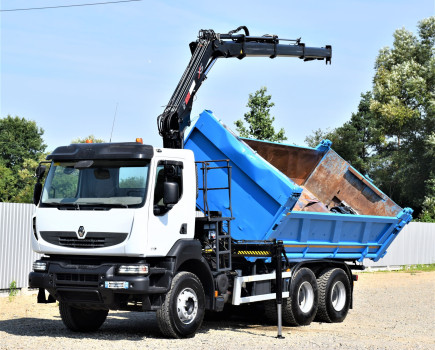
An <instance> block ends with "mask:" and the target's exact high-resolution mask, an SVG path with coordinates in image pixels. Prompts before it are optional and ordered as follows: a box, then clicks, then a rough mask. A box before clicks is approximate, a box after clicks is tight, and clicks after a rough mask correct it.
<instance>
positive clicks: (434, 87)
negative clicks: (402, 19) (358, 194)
mask: <svg viewBox="0 0 435 350" xmlns="http://www.w3.org/2000/svg"><path fill="white" fill-rule="evenodd" d="M434 44H435V17H430V18H427V19H424V20H422V21H420V22H419V23H418V36H415V35H413V34H412V33H411V32H409V31H407V30H406V29H404V28H402V29H399V30H396V32H395V33H394V42H393V47H392V48H388V47H386V48H383V49H381V50H380V52H379V55H378V57H377V58H376V63H375V76H374V79H373V89H372V91H371V92H367V93H366V94H363V95H361V96H362V98H361V102H360V104H359V106H358V111H357V113H353V114H352V117H351V119H350V121H348V122H347V123H345V124H344V125H342V126H341V127H338V128H336V129H334V130H332V131H322V130H320V129H319V130H317V131H315V132H314V134H313V135H312V136H308V137H307V138H306V142H308V143H309V144H310V145H311V146H314V145H313V143H314V141H319V140H318V139H319V138H321V137H322V138H329V139H330V140H331V141H332V142H333V146H332V147H333V148H334V150H336V151H337V152H338V153H339V154H340V155H341V156H342V157H343V158H345V159H346V160H349V161H350V162H351V164H352V165H354V166H355V167H356V168H357V169H358V170H360V171H361V172H363V173H368V175H369V176H370V177H371V178H372V179H374V182H375V183H376V185H377V186H378V187H380V188H381V189H382V190H383V191H384V192H385V193H387V194H388V195H389V196H390V197H391V198H392V199H393V200H394V201H396V202H397V203H398V204H399V205H401V206H411V207H413V208H414V210H415V214H416V215H418V214H419V213H420V212H422V211H424V213H425V214H424V215H426V216H425V217H426V218H427V217H428V215H432V214H430V212H431V210H432V211H433V210H435V209H434V207H433V204H431V203H434V202H435V197H434V196H435V192H434V189H433V184H434V183H435V177H434V174H435V142H432V141H433V140H432V138H435V136H434V135H435V113H434V112H435V103H434V100H435V50H434ZM431 140H432V141H431ZM431 208H432V209H431ZM428 213H429V214H428ZM433 215H434V217H435V213H434V214H433Z"/></svg>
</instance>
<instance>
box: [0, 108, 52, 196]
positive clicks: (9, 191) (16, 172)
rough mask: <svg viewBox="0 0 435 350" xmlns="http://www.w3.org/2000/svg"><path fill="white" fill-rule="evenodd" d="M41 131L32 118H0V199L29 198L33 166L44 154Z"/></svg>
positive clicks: (31, 191)
mask: <svg viewBox="0 0 435 350" xmlns="http://www.w3.org/2000/svg"><path fill="white" fill-rule="evenodd" d="M43 133H44V131H43V130H42V129H41V128H39V127H38V126H37V125H36V123H35V122H34V121H29V120H26V119H24V118H19V117H14V118H13V117H11V116H10V115H8V116H7V117H6V118H3V119H0V201H1V202H19V203H31V202H32V195H33V186H34V183H35V181H34V172H35V168H36V166H37V165H38V162H39V161H40V160H42V159H43V158H44V157H45V155H44V150H45V148H46V145H45V144H44V140H43V139H42V135H43Z"/></svg>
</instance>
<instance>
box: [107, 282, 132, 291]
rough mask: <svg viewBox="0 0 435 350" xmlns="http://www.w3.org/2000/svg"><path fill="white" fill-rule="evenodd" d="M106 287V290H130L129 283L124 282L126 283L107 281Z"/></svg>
mask: <svg viewBox="0 0 435 350" xmlns="http://www.w3.org/2000/svg"><path fill="white" fill-rule="evenodd" d="M104 286H105V287H106V288H110V289H128V282H124V281H106V282H105V285H104Z"/></svg>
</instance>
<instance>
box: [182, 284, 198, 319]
mask: <svg viewBox="0 0 435 350" xmlns="http://www.w3.org/2000/svg"><path fill="white" fill-rule="evenodd" d="M197 313H198V297H197V296H196V293H195V291H194V290H193V289H191V288H185V289H183V290H182V291H181V292H180V294H178V298H177V314H178V318H179V319H180V321H181V322H183V323H184V324H189V323H191V322H192V321H193V320H194V319H195V317H196V315H197Z"/></svg>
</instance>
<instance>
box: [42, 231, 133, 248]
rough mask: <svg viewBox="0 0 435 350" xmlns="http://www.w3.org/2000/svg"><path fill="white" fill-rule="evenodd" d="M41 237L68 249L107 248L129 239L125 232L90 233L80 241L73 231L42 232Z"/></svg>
mask: <svg viewBox="0 0 435 350" xmlns="http://www.w3.org/2000/svg"><path fill="white" fill-rule="evenodd" d="M40 234H41V237H42V239H43V240H45V241H47V242H48V243H51V244H55V245H58V246H62V247H68V248H85V249H86V248H105V247H110V246H113V245H116V244H120V243H122V242H123V241H125V240H126V239H127V236H128V233H125V232H88V233H87V234H86V236H85V238H84V239H79V238H78V237H77V234H76V233H75V232H73V231H61V232H59V231H41V232H40Z"/></svg>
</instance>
